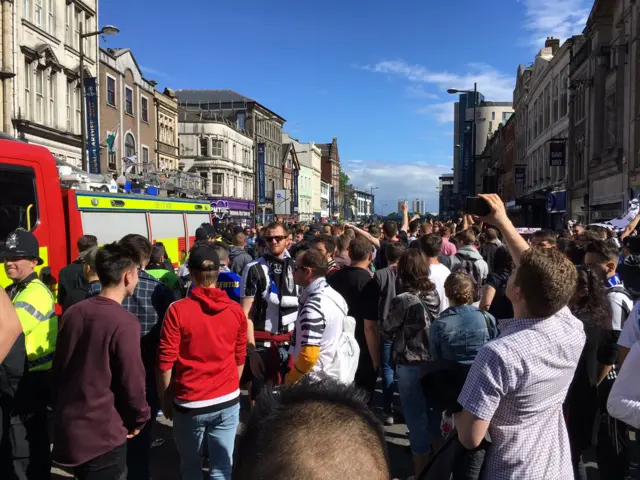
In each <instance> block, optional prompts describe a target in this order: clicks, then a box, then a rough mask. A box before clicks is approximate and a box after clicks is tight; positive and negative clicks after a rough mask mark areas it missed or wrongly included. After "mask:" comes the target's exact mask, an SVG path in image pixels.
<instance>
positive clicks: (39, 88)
mask: <svg viewBox="0 0 640 480" xmlns="http://www.w3.org/2000/svg"><path fill="white" fill-rule="evenodd" d="M0 9H1V10H2V28H3V29H2V53H1V55H2V68H1V72H2V73H0V80H1V82H2V104H3V106H2V128H3V130H4V131H5V132H6V133H8V134H10V135H12V136H16V137H19V138H20V139H22V140H24V141H27V142H30V143H34V144H36V145H41V146H43V147H46V148H48V149H49V150H50V151H51V153H53V155H54V156H55V157H56V158H57V159H58V160H63V161H66V162H69V163H71V164H72V165H75V166H78V167H80V166H81V164H82V161H81V158H82V153H81V152H82V151H81V143H82V140H81V128H82V127H81V122H82V121H83V119H82V118H81V114H80V109H81V103H80V102H81V93H80V84H79V78H80V71H79V68H80V53H79V46H80V41H81V40H80V25H83V26H84V31H85V32H88V31H95V30H96V29H97V28H98V27H97V26H98V21H97V16H98V14H97V10H98V4H97V0H86V1H84V0H82V1H81V0H72V1H67V2H60V1H43V0H24V1H22V2H17V1H14V2H9V1H3V2H1V5H0ZM83 41H84V53H85V55H84V57H85V58H84V65H85V71H84V75H85V77H96V76H97V75H98V60H97V59H98V42H97V37H90V38H86V39H85V40H83ZM14 62H15V63H14Z"/></svg>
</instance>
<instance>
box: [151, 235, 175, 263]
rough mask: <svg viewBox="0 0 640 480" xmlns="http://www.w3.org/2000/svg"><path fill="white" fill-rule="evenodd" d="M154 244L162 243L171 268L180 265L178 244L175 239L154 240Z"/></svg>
mask: <svg viewBox="0 0 640 480" xmlns="http://www.w3.org/2000/svg"><path fill="white" fill-rule="evenodd" d="M154 240H155V241H156V242H160V243H162V245H164V249H165V250H166V251H167V255H168V256H169V258H170V259H171V262H172V263H173V266H174V267H175V266H176V265H181V263H180V262H181V261H182V258H181V255H180V249H179V242H178V239H177V238H154Z"/></svg>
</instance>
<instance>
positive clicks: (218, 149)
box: [212, 140, 222, 157]
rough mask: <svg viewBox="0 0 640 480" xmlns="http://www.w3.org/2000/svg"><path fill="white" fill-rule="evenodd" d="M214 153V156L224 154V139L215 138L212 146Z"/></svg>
mask: <svg viewBox="0 0 640 480" xmlns="http://www.w3.org/2000/svg"><path fill="white" fill-rule="evenodd" d="M212 147H213V148H212V155H213V156H214V157H221V156H222V140H214V141H213V146H212Z"/></svg>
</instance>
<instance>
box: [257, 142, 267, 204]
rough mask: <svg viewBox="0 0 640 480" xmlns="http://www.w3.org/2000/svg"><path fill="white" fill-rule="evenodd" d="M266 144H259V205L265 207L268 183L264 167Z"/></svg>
mask: <svg viewBox="0 0 640 480" xmlns="http://www.w3.org/2000/svg"><path fill="white" fill-rule="evenodd" d="M264 151H265V147H264V143H259V144H258V203H259V204H260V205H264V204H265V203H267V181H266V176H265V174H266V172H265V165H264Z"/></svg>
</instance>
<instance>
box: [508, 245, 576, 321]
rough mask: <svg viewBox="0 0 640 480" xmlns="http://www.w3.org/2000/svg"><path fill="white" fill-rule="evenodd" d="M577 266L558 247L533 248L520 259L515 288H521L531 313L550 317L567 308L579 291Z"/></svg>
mask: <svg viewBox="0 0 640 480" xmlns="http://www.w3.org/2000/svg"><path fill="white" fill-rule="evenodd" d="M576 280H577V273H576V267H575V266H574V265H573V263H571V260H569V258H567V257H566V256H565V255H564V254H563V253H561V252H560V251H559V250H557V249H555V248H541V247H533V248H530V249H529V250H527V251H526V252H524V253H523V254H522V256H521V257H520V265H519V266H518V268H517V269H516V273H515V280H514V285H516V286H518V287H520V289H521V290H522V296H523V297H524V302H525V305H526V307H527V310H528V311H529V313H530V314H531V315H533V316H534V317H537V318H546V317H550V316H551V315H553V314H554V313H556V312H558V311H559V310H560V309H561V308H563V307H565V306H566V305H567V303H569V300H570V299H571V297H572V296H573V294H574V292H575V290H576Z"/></svg>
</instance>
